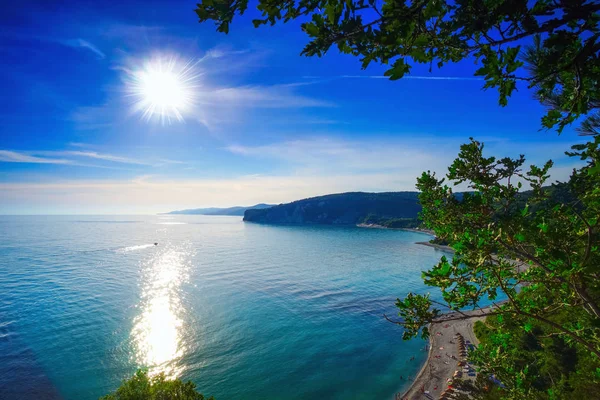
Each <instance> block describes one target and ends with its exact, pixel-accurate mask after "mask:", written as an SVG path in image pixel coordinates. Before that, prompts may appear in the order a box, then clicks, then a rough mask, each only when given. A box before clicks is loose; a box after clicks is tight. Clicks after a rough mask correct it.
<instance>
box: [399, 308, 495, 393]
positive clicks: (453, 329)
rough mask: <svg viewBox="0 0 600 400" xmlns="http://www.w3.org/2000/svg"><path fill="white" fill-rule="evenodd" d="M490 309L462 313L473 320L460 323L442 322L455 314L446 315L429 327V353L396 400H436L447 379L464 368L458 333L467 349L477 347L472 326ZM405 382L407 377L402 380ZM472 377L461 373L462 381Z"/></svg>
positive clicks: (457, 321)
mask: <svg viewBox="0 0 600 400" xmlns="http://www.w3.org/2000/svg"><path fill="white" fill-rule="evenodd" d="M491 310H492V307H487V308H484V309H482V310H475V311H468V312H465V313H464V314H468V315H472V316H473V317H472V318H468V319H463V320H453V321H445V320H444V318H452V317H453V316H457V313H449V314H446V315H445V316H444V317H442V319H441V320H440V321H439V322H436V323H433V324H431V326H430V332H431V336H430V340H429V346H430V347H429V354H428V356H427V360H426V361H425V365H423V368H421V371H420V372H419V374H418V375H417V377H416V379H415V380H414V382H413V384H412V386H411V387H410V389H408V391H406V392H405V393H403V394H402V393H398V394H397V395H396V399H397V400H415V399H439V398H440V395H441V394H442V393H443V392H444V390H446V388H447V387H448V379H449V378H452V376H453V375H454V373H455V371H457V370H458V371H464V368H465V367H464V366H459V362H460V361H461V360H464V357H462V356H461V355H460V353H459V344H458V339H457V334H460V335H462V337H463V339H464V341H465V343H466V344H467V347H469V344H472V345H475V346H477V345H478V344H479V341H478V340H477V338H476V337H475V333H474V332H473V324H475V322H476V321H481V320H483V319H484V318H485V317H486V315H487V313H488V312H489V311H491ZM404 378H405V379H406V377H404ZM465 378H471V379H474V376H468V375H467V373H463V379H465Z"/></svg>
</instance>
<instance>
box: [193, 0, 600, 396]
mask: <svg viewBox="0 0 600 400" xmlns="http://www.w3.org/2000/svg"><path fill="white" fill-rule="evenodd" d="M247 7H248V0H204V1H202V2H201V3H200V4H198V8H197V10H196V13H197V15H198V17H199V19H200V21H201V22H203V21H208V20H214V21H215V22H216V24H217V29H218V30H219V31H222V32H225V33H226V32H228V30H229V25H230V23H231V22H232V20H233V18H234V16H235V15H236V14H242V13H244V12H245V11H246V10H247ZM257 8H258V10H259V12H260V13H261V16H262V18H259V19H257V20H255V21H254V23H255V25H256V26H259V25H263V24H271V25H272V24H275V23H277V22H278V21H283V22H288V21H290V20H295V19H298V20H300V21H301V22H302V29H303V30H304V31H305V32H306V33H307V35H308V36H309V38H310V42H309V43H308V44H307V45H306V47H305V48H304V50H303V51H302V54H304V55H307V56H315V55H316V56H321V55H323V54H324V53H325V52H327V51H328V50H329V49H330V47H331V46H333V45H336V46H337V47H338V49H339V50H340V51H341V52H342V53H347V54H352V55H355V56H357V57H359V58H360V60H361V61H362V66H363V68H366V67H367V66H368V65H369V64H371V63H372V62H377V63H382V64H385V65H389V69H388V70H387V71H386V73H385V75H386V76H388V77H390V79H392V80H394V79H400V78H402V77H403V76H405V75H406V74H408V73H410V71H411V68H412V66H413V65H415V64H428V65H429V69H430V71H431V70H432V69H433V67H434V66H435V67H438V68H441V67H443V66H444V65H446V64H448V63H455V62H459V61H461V60H472V61H473V60H474V61H475V62H476V63H477V65H478V66H479V69H478V70H477V71H476V73H475V75H476V76H480V77H482V78H483V79H484V80H485V84H484V88H485V89H487V88H495V89H496V90H497V91H498V93H499V104H500V105H502V106H504V105H506V104H507V102H508V99H509V97H510V96H511V94H512V93H513V92H514V90H516V89H517V84H518V83H519V82H523V83H525V84H526V85H527V87H528V88H529V89H531V90H532V91H533V94H534V96H535V97H536V98H537V99H538V100H539V101H540V102H541V103H542V104H543V105H545V106H546V107H547V113H546V115H545V116H544V117H543V118H542V121H541V124H542V126H543V127H545V128H556V129H557V130H558V131H559V132H561V131H562V130H563V129H564V127H565V126H567V125H569V124H571V123H573V122H574V121H576V120H577V119H578V118H580V117H585V118H586V119H585V120H584V121H583V122H582V124H581V126H580V127H579V128H578V131H579V133H580V134H582V135H588V136H591V139H590V140H589V141H588V142H587V143H586V144H581V145H576V146H573V147H572V151H571V152H568V153H567V154H569V155H571V156H573V157H579V158H580V159H581V160H582V161H583V163H584V166H583V167H581V168H578V169H575V170H574V171H573V174H572V175H571V177H570V179H569V181H568V182H566V183H565V184H564V185H560V186H555V187H553V188H550V189H549V188H548V187H547V181H548V179H549V173H550V169H551V168H552V162H551V161H548V162H547V163H546V164H545V165H543V166H535V165H534V166H530V167H529V169H528V170H524V165H525V157H524V156H520V157H518V158H516V159H512V158H508V157H505V158H496V157H488V156H486V155H484V145H483V144H482V143H479V142H477V141H475V140H473V139H471V142H470V143H467V144H465V145H463V146H462V147H461V149H460V153H459V155H458V158H457V159H456V160H455V161H454V163H453V164H452V165H451V166H450V168H449V170H448V173H447V175H446V177H445V178H438V177H436V175H435V174H434V173H430V172H425V173H423V175H422V176H421V177H420V178H419V179H418V182H417V188H418V189H419V190H420V191H421V195H420V196H419V200H420V203H421V205H422V207H423V210H422V212H421V218H422V220H423V222H424V223H425V225H426V226H427V227H428V228H430V229H432V230H434V232H435V234H436V236H437V237H438V238H439V239H440V240H442V241H445V242H447V243H448V244H450V245H451V246H452V247H453V248H454V249H455V253H454V255H453V257H452V258H447V257H442V259H441V260H440V262H439V263H438V264H437V265H435V266H434V267H433V268H432V269H431V270H430V271H427V272H425V273H424V274H423V277H424V280H425V283H426V284H427V285H430V286H432V287H437V288H440V289H441V292H442V297H443V300H444V303H443V304H442V305H444V306H445V307H447V308H449V309H451V310H456V311H458V310H460V309H462V308H465V307H469V308H478V307H479V306H480V304H481V302H482V301H483V300H488V301H492V302H494V303H495V304H496V306H497V307H496V308H495V309H494V310H493V312H491V313H489V314H488V315H493V316H490V317H488V324H487V326H485V327H482V326H479V327H478V330H479V334H480V335H482V345H481V346H480V347H479V348H478V349H477V351H476V352H474V355H473V361H475V362H476V363H477V364H478V365H479V367H480V368H481V370H482V372H484V373H485V374H491V373H493V374H495V375H496V376H497V377H499V378H500V381H501V382H502V383H503V386H504V387H503V388H501V389H498V387H492V389H493V390H489V389H490V385H489V382H487V381H486V380H485V379H483V380H482V379H480V380H479V381H478V382H475V384H474V385H473V388H472V389H473V392H472V393H473V396H472V398H482V399H484V398H489V399H491V398H511V399H522V398H528V399H529V398H533V399H566V398H585V399H587V398H590V399H592V398H597V394H598V393H599V391H598V387H600V239H599V233H598V229H599V228H598V219H599V218H600V135H599V132H600V112H599V111H598V109H599V108H600V98H599V96H600V85H598V82H600V24H599V22H600V3H599V2H597V1H592V0H536V1H530V0H456V1H450V0H446V1H444V0H414V1H412V0H383V1H382V2H378V1H375V0H344V1H342V0H258V7H257ZM457 183H463V184H466V185H468V186H469V188H470V189H471V192H469V193H465V194H464V195H462V196H457V194H456V193H454V192H453V190H452V187H451V186H452V185H453V184H457ZM523 184H528V185H529V186H531V187H532V189H533V190H532V193H531V195H529V196H524V195H523V193H522V188H523ZM500 295H503V296H504V297H506V298H508V301H506V302H503V303H499V302H497V301H498V298H499V296H500ZM439 305H440V304H439V303H436V302H435V301H433V300H432V299H431V297H430V296H429V295H426V296H423V295H416V294H409V295H408V296H407V297H406V298H404V299H401V300H400V299H399V300H398V301H397V306H398V309H399V315H400V317H401V318H402V321H401V322H400V323H401V324H402V325H403V326H404V328H405V330H404V337H405V338H410V337H414V336H417V335H421V336H422V337H427V336H428V334H429V332H428V324H429V323H430V322H433V321H436V320H437V319H438V318H439V317H440V315H441V314H442V310H440V309H438V308H437V306H439ZM466 317H468V316H460V315H459V316H458V317H456V318H466ZM446 319H447V318H446ZM485 374H481V376H485ZM594 396H596V397H594Z"/></svg>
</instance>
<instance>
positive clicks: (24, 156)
mask: <svg viewBox="0 0 600 400" xmlns="http://www.w3.org/2000/svg"><path fill="white" fill-rule="evenodd" d="M81 159H93V160H98V161H107V162H110V163H119V164H132V165H155V164H156V165H158V164H161V163H162V164H164V163H165V162H164V161H161V162H157V163H152V162H150V161H145V160H138V159H134V158H130V157H122V156H119V155H114V154H106V153H98V152H95V151H78V150H52V151H46V150H31V151H12V150H0V162H10V163H27V164H63V165H72V166H85V167H91V168H111V169H114V167H107V166H106V165H98V164H87V163H84V162H82V161H81ZM171 163H175V161H171Z"/></svg>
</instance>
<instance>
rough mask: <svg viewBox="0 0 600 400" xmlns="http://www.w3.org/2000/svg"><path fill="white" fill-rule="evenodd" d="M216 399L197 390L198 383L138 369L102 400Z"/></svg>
mask: <svg viewBox="0 0 600 400" xmlns="http://www.w3.org/2000/svg"><path fill="white" fill-rule="evenodd" d="M173 399H178V400H205V399H206V400H214V399H213V398H212V397H209V398H206V397H204V396H203V395H202V394H200V393H198V392H197V391H196V385H195V384H194V383H193V382H191V381H187V382H183V381H181V380H180V379H167V378H166V377H165V375H164V374H162V373H161V374H158V375H154V376H149V375H148V371H146V370H138V371H137V372H136V373H135V375H134V376H132V377H131V378H129V379H127V380H125V381H123V383H122V384H121V386H119V388H118V389H117V390H115V391H114V392H113V393H110V394H108V395H106V396H104V397H101V398H100V400H173Z"/></svg>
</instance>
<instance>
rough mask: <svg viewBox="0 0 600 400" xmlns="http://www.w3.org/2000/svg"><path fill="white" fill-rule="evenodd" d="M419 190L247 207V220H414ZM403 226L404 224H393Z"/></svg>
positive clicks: (333, 222)
mask: <svg viewBox="0 0 600 400" xmlns="http://www.w3.org/2000/svg"><path fill="white" fill-rule="evenodd" d="M419 211H421V206H420V205H419V203H418V193H417V192H385V193H363V192H349V193H339V194H330V195H326V196H319V197H312V198H309V199H303V200H298V201H294V202H292V203H287V204H280V205H278V206H274V207H271V208H267V209H263V210H246V212H245V213H244V221H248V222H259V223H271V224H324V225H355V224H359V223H377V224H382V225H384V224H383V223H381V222H383V221H389V220H396V224H399V223H400V224H401V222H399V221H411V222H412V223H413V224H414V220H415V219H416V217H417V215H418V213H419ZM393 227H400V226H393Z"/></svg>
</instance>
